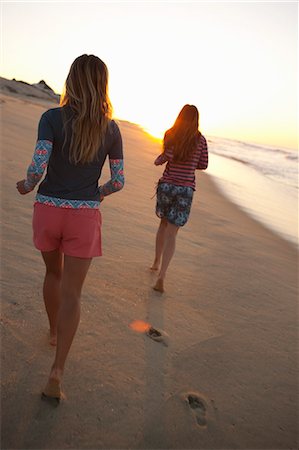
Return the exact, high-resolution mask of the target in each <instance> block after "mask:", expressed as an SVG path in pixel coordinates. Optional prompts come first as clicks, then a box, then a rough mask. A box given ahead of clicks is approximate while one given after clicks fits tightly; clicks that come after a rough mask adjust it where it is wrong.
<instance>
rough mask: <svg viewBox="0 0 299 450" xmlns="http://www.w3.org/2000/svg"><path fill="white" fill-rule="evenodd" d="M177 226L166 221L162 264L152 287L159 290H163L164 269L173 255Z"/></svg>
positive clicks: (165, 269)
mask: <svg viewBox="0 0 299 450" xmlns="http://www.w3.org/2000/svg"><path fill="white" fill-rule="evenodd" d="M178 229H179V227H177V226H176V225H173V224H171V223H168V225H167V228H166V231H165V243H164V250H163V256H162V265H161V269H160V272H159V275H158V280H157V283H156V285H155V286H154V289H155V290H156V291H159V292H164V279H165V275H166V271H167V269H168V266H169V263H170V261H171V259H172V257H173V255H174V251H175V241H176V236H177V232H178Z"/></svg>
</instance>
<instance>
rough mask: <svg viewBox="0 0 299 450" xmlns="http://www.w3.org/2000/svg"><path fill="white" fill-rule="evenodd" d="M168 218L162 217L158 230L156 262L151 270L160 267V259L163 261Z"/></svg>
mask: <svg viewBox="0 0 299 450" xmlns="http://www.w3.org/2000/svg"><path fill="white" fill-rule="evenodd" d="M167 224H168V222H167V220H166V219H161V221H160V225H159V228H158V231H157V235H156V253H155V260H154V263H153V265H152V267H151V270H159V267H160V261H161V256H162V253H163V248H164V243H165V231H166V228H167Z"/></svg>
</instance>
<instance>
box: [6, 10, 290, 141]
mask: <svg viewBox="0 0 299 450" xmlns="http://www.w3.org/2000/svg"><path fill="white" fill-rule="evenodd" d="M69 9H70V3H67V2H64V3H59V2H57V3H56V2H55V3H54V2H53V3H49V2H46V3H42V2H37V3H17V2H3V5H2V16H3V18H2V28H3V31H2V76H4V77H6V78H10V79H11V78H16V79H19V80H23V81H27V82H29V83H36V82H38V81H40V80H41V79H45V81H46V82H47V83H48V84H49V85H50V86H51V87H52V88H53V89H54V90H55V91H56V92H61V91H62V88H63V84H64V80H65V78H66V75H67V73H68V70H69V67H70V64H71V63H72V61H73V60H74V58H75V57H77V56H78V55H80V54H82V53H94V54H96V55H98V56H99V57H100V58H102V59H103V60H104V61H105V62H106V64H107V66H108V68H109V72H110V94H111V100H112V103H113V106H114V112H115V116H117V117H118V118H121V119H125V120H129V121H131V122H135V123H138V124H140V125H141V126H142V127H144V128H145V129H146V130H148V131H149V132H150V133H152V134H153V135H155V136H158V137H162V136H163V134H164V132H165V130H166V129H167V128H169V127H170V126H171V125H172V124H173V122H174V120H175V117H176V116H177V114H178V112H179V111H180V109H181V108H182V106H183V105H184V104H186V103H191V104H195V105H196V106H197V107H198V109H199V111H200V116H201V117H200V124H201V129H202V130H203V132H204V133H205V134H207V135H217V136H223V137H229V138H233V139H234V138H235V139H240V140H247V141H252V142H260V143H263V144H269V145H281V146H289V147H293V148H296V147H297V10H298V6H297V4H296V3H290V2H281V3H279V2H278V3H275V2H273V3H263V2H253V3H248V2H247V3H242V2H230V3H226V2H218V3H214V2H207V3H204V2H174V3H171V2H170V3H168V2H167V3H166V2H138V3H136V2H135V3H134V2H118V3H114V2H91V3H89V2H86V3H83V2H82V3H81V2H72V3H71V10H72V14H69ZM24 17H26V20H24ZM53 24H55V30H54V28H53V26H54V25H53ZM20 30H22V34H21V39H20Z"/></svg>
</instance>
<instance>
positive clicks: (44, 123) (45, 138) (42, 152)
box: [24, 113, 54, 192]
mask: <svg viewBox="0 0 299 450" xmlns="http://www.w3.org/2000/svg"><path fill="white" fill-rule="evenodd" d="M53 141H54V135H53V130H52V127H51V124H50V122H49V120H48V118H47V113H44V114H43V115H42V117H41V119H40V121H39V125H38V136H37V143H36V146H35V150H34V154H33V157H32V160H31V163H30V165H29V167H28V169H27V179H26V181H25V184H24V186H25V189H26V190H27V192H30V191H32V190H33V189H34V188H35V186H36V185H37V184H38V183H39V182H40V180H41V179H42V177H43V174H44V171H45V168H46V167H47V164H48V161H49V158H50V155H51V152H52V148H53Z"/></svg>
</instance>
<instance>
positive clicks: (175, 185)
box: [151, 105, 208, 292]
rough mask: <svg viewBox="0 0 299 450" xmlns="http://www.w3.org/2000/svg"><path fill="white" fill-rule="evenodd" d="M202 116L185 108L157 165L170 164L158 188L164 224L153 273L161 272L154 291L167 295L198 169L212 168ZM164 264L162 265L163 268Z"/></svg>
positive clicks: (159, 212) (159, 211)
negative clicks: (169, 272)
mask: <svg viewBox="0 0 299 450" xmlns="http://www.w3.org/2000/svg"><path fill="white" fill-rule="evenodd" d="M198 128H199V113H198V110H197V108H196V107H195V106H194V105H185V106H184V107H183V108H182V110H181V111H180V113H179V115H178V117H177V119H176V121H175V123H174V125H173V126H172V128H170V129H169V130H167V131H166V133H165V135H164V141H163V153H162V154H161V155H160V156H158V158H157V159H156V160H155V165H156V166H158V165H161V164H165V163H166V162H167V164H166V168H165V170H164V172H163V175H162V177H161V178H160V179H159V182H158V187H157V203H156V214H157V216H158V217H159V218H160V224H159V228H158V231H157V235H156V251H155V259H154V263H153V265H152V267H151V269H152V270H157V271H158V270H159V273H158V279H157V282H156V284H155V286H154V289H155V290H156V291H159V292H164V280H165V276H166V271H167V269H168V266H169V263H170V261H171V259H172V257H173V255H174V251H175V243H176V236H177V232H178V230H179V228H180V227H183V226H184V225H185V224H186V223H187V220H188V218H189V214H190V210H191V205H192V199H193V193H194V191H195V170H196V169H201V170H204V169H206V168H207V167H208V147H207V141H206V139H205V137H204V136H203V135H202V134H201V132H200V131H199V129H198ZM160 264H161V266H160Z"/></svg>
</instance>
